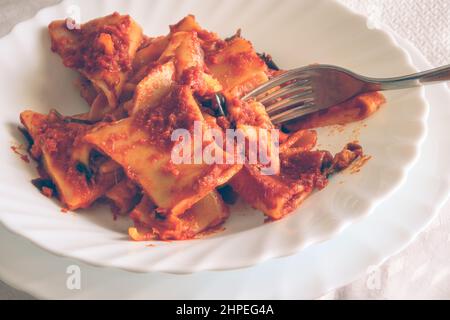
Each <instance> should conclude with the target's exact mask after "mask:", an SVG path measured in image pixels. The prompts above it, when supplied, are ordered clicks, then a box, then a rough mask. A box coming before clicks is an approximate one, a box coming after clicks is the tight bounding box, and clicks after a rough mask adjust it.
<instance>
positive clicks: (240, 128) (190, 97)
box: [20, 13, 384, 241]
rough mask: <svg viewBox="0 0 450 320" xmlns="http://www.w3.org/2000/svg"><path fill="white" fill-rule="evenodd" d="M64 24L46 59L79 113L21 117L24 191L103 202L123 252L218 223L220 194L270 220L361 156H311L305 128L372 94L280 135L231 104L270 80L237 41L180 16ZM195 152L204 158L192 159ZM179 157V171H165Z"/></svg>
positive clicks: (69, 203)
mask: <svg viewBox="0 0 450 320" xmlns="http://www.w3.org/2000/svg"><path fill="white" fill-rule="evenodd" d="M70 26H72V25H71V24H68V23H67V21H65V20H58V21H53V22H52V23H50V25H49V27H48V30H49V34H50V39H51V50H52V51H53V52H55V53H56V54H58V55H59V56H60V57H61V59H62V62H63V64H64V65H65V66H66V67H68V68H71V69H73V70H75V71H76V72H78V73H79V81H78V82H77V87H78V89H79V90H80V94H81V96H82V97H83V98H84V99H85V100H86V103H87V105H88V107H89V108H88V110H87V111H86V112H85V113H83V114H76V115H61V114H59V113H58V112H57V111H55V110H51V111H50V112H49V113H48V114H39V113H36V112H33V111H24V112H22V114H21V115H20V121H21V123H22V125H23V127H24V128H23V129H24V130H23V131H24V133H25V134H26V135H27V137H28V139H29V141H30V149H29V151H30V154H31V155H32V157H33V158H34V159H35V160H36V161H37V163H38V172H39V175H40V178H38V179H35V180H33V183H34V184H35V185H36V186H37V187H38V188H39V189H40V191H41V192H42V193H43V194H44V195H46V196H48V197H55V198H57V199H58V200H59V201H60V202H61V203H62V205H63V206H64V208H66V209H68V210H77V209H80V208H88V207H90V206H91V205H92V204H93V203H94V202H97V201H103V202H107V203H109V204H110V205H111V209H112V211H113V212H114V213H115V214H121V215H129V217H131V219H132V220H133V222H134V226H133V227H131V228H129V235H130V237H131V239H133V240H136V241H145V240H183V239H190V238H194V237H196V236H197V235H198V234H199V233H201V232H204V231H206V230H208V229H211V228H214V227H218V226H220V225H221V224H222V223H223V222H224V221H225V220H226V219H227V217H228V216H229V214H230V209H229V208H228V205H227V204H226V203H225V201H224V199H222V193H223V190H225V189H226V190H228V191H230V190H232V192H233V193H234V194H237V195H238V196H240V197H242V199H243V200H245V201H246V202H247V203H249V204H250V205H251V206H253V207H254V208H257V209H258V210H260V211H262V212H263V213H264V214H265V215H266V216H267V217H268V218H269V219H273V220H277V219H281V218H282V217H284V216H285V215H287V214H289V213H291V212H292V211H293V210H295V209H296V208H297V207H298V206H299V205H300V204H301V202H302V201H304V200H305V199H306V198H307V197H308V196H309V195H310V194H311V193H312V192H314V190H320V189H323V188H324V187H325V186H326V185H327V183H328V177H329V176H330V175H331V174H334V173H336V172H339V171H341V170H344V169H345V168H347V167H348V166H350V165H351V163H352V162H353V161H355V160H356V159H357V158H359V157H362V155H363V151H362V148H361V147H360V146H359V145H358V144H356V143H349V144H348V145H347V146H344V148H343V150H342V151H341V152H339V153H338V154H336V155H334V156H333V155H331V154H330V153H329V152H328V151H323V150H316V149H315V146H316V142H317V134H316V132H315V131H314V130H312V129H314V128H317V127H322V126H328V125H332V124H345V123H349V122H353V121H359V120H362V119H364V118H366V117H368V116H370V115H371V114H373V113H374V112H375V111H377V110H378V108H379V107H380V106H381V105H382V104H383V103H384V97H383V96H382V95H381V94H380V93H372V94H364V95H361V96H359V97H356V98H354V99H353V100H351V101H347V102H345V103H344V104H342V105H339V106H335V107H332V108H329V109H327V110H325V111H321V112H318V113H315V114H311V115H308V116H305V117H303V118H300V119H297V120H295V121H290V122H289V123H287V124H285V125H284V128H283V132H281V131H280V130H279V129H280V128H277V127H276V126H275V125H274V124H272V122H271V120H270V118H269V116H268V115H267V113H266V110H265V108H264V106H263V105H262V104H259V103H257V102H256V101H243V100H241V97H243V95H245V94H246V93H248V92H249V91H251V90H253V89H254V88H256V87H257V86H259V85H261V84H263V83H264V82H266V81H268V80H269V79H270V78H272V77H274V76H276V75H278V74H279V73H280V72H283V71H280V70H278V67H277V66H276V65H275V64H274V62H273V61H272V60H271V58H270V56H268V55H266V54H258V53H257V52H256V51H255V49H254V47H253V45H252V44H251V42H250V41H248V40H246V39H244V38H243V37H242V36H241V34H240V32H237V33H236V34H235V35H234V36H232V37H230V38H227V39H221V38H220V37H219V36H218V35H217V34H215V33H213V32H209V31H207V30H205V29H203V28H202V27H201V26H200V25H199V24H198V23H197V21H196V20H195V18H194V16H192V15H189V16H187V17H185V18H184V19H182V20H181V21H180V22H178V23H177V24H175V25H172V26H170V31H169V33H168V34H166V35H162V36H156V37H149V36H146V35H144V34H143V31H142V28H141V27H140V26H139V25H138V24H137V23H136V22H135V21H134V20H133V19H132V18H131V17H130V16H128V15H121V14H118V13H113V14H111V15H108V16H105V17H101V18H98V19H95V20H92V21H89V22H87V23H85V24H82V25H80V27H79V28H70ZM180 130H182V131H180ZM233 130H234V132H238V133H239V134H235V136H233V137H232V139H230V138H229V137H228V133H229V132H231V131H233ZM180 132H181V134H180ZM198 133H200V137H201V139H200V140H199V141H197V140H195V138H194V141H193V142H192V141H191V144H186V140H189V137H192V136H195V134H198ZM263 133H264V134H263ZM174 136H175V138H174ZM263 138H264V139H263ZM240 139H241V142H243V144H242V146H243V147H241V148H240V147H239V146H238V144H239V141H240ZM186 146H187V148H186ZM251 146H257V147H258V148H262V147H264V150H265V151H266V152H265V154H264V155H262V154H261V153H259V154H255V153H252V150H251ZM205 150H209V151H210V153H209V155H210V156H211V158H204V157H200V158H198V157H197V155H198V151H200V152H203V153H200V154H202V155H204V154H205ZM181 151H182V152H181ZM181 153H182V156H181V158H182V159H183V160H186V161H181V162H180V161H178V160H174V159H175V158H174V154H175V155H176V154H178V155H181ZM177 159H178V158H177ZM211 159H214V160H218V159H219V160H222V161H210V160H211ZM230 159H231V160H232V161H229V160H230ZM263 159H264V161H263ZM269 168H270V174H268V173H267V172H268V171H267V170H268V169H269Z"/></svg>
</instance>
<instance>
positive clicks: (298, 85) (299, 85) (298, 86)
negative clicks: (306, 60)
mask: <svg viewBox="0 0 450 320" xmlns="http://www.w3.org/2000/svg"><path fill="white" fill-rule="evenodd" d="M309 83H310V80H299V81H295V82H293V83H291V84H288V85H287V86H284V87H281V88H280V89H278V90H275V91H273V92H271V93H269V94H268V95H266V96H264V97H262V98H261V99H256V100H257V101H258V102H260V103H262V104H265V103H266V102H269V101H271V100H276V99H278V98H282V97H283V96H287V95H288V94H290V93H293V92H295V91H298V90H302V89H303V86H306V85H308V84H309ZM307 89H308V88H305V89H303V90H307Z"/></svg>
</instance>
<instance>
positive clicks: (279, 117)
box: [271, 102, 316, 124]
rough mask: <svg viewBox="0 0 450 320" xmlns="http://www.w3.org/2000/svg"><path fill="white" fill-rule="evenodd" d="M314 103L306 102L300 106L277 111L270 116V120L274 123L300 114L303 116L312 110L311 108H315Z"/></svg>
mask: <svg viewBox="0 0 450 320" xmlns="http://www.w3.org/2000/svg"><path fill="white" fill-rule="evenodd" d="M315 108H316V105H315V103H314V102H309V103H306V104H304V105H302V106H298V107H296V108H292V109H289V110H286V111H284V112H281V113H278V114H276V115H274V116H272V117H271V120H272V122H273V123H274V124H280V123H283V122H286V121H289V120H292V119H295V118H298V117H301V116H304V115H306V114H309V113H311V112H312V109H315Z"/></svg>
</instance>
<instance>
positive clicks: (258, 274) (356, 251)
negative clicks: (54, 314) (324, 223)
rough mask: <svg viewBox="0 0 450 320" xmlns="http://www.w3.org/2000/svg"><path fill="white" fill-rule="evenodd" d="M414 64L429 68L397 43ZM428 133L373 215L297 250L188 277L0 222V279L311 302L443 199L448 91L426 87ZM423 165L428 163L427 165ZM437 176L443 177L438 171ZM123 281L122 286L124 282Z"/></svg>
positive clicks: (391, 249) (115, 295) (390, 248)
mask: <svg viewBox="0 0 450 320" xmlns="http://www.w3.org/2000/svg"><path fill="white" fill-rule="evenodd" d="M399 42H400V44H401V45H402V47H404V48H408V50H409V52H410V53H411V55H412V57H413V61H414V63H415V65H416V66H417V67H418V68H420V69H423V70H425V69H427V68H430V66H429V65H428V63H426V61H425V59H424V58H423V57H422V56H421V55H420V53H418V52H417V51H416V50H415V49H414V48H413V47H410V45H409V44H408V43H406V42H405V41H402V40H399ZM426 97H427V100H428V101H429V103H430V105H431V113H430V119H429V122H428V123H429V124H430V130H429V135H428V138H427V140H426V141H425V143H424V146H423V150H424V152H423V154H422V155H421V156H420V158H419V160H418V162H417V164H416V165H415V166H414V168H413V169H412V170H411V173H410V175H409V176H408V179H407V180H406V182H405V184H404V185H403V186H402V188H401V189H400V190H399V191H397V192H396V193H395V194H394V195H393V196H392V197H390V198H389V199H388V200H386V201H385V202H384V203H383V204H382V205H381V206H380V207H378V208H377V209H376V210H375V211H374V213H373V215H371V216H370V217H368V218H366V219H364V220H362V221H360V222H359V223H356V224H354V225H352V226H350V227H349V228H347V229H346V230H345V231H344V232H343V233H342V234H341V235H340V236H338V237H336V238H334V239H332V240H330V241H327V242H325V243H323V244H320V245H313V246H311V247H310V248H308V249H306V250H305V251H303V252H302V253H300V254H298V255H295V256H292V257H289V258H281V259H278V260H274V261H269V262H265V263H263V264H261V265H259V266H256V267H253V268H250V269H247V270H238V271H226V272H215V273H214V272H201V273H198V274H194V275H186V276H180V275H178V276H177V275H168V274H161V273H154V274H135V273H129V272H124V271H119V270H113V269H104V268H100V269H99V268H95V267H91V266H88V265H86V264H83V263H79V262H77V261H75V260H72V259H66V258H59V257H55V256H54V255H52V254H50V253H48V252H47V251H44V250H42V249H40V248H38V247H36V246H35V245H33V244H32V243H30V242H29V241H27V240H25V239H24V238H22V237H19V236H16V235H13V234H11V233H9V232H8V231H6V229H5V228H3V227H0V256H1V257H7V259H2V260H1V261H0V278H2V279H3V280H4V281H7V282H8V283H9V284H11V285H12V286H15V287H16V288H19V289H21V290H24V291H26V292H28V293H30V294H32V295H34V296H36V297H40V298H46V299H51V298H54V299H56V298H58V299H62V298H66V299H67V298H69V299H92V298H97V299H164V298H167V299H169V298H171V299H195V298H197V299H255V298H260V299H270V298H279V299H280V298H285V299H295V298H297V299H301V298H303V299H311V298H316V297H319V296H321V295H323V294H324V293H325V292H326V291H328V290H331V289H334V288H336V287H339V286H342V285H344V284H346V283H349V282H350V281H351V280H353V279H355V278H356V277H357V276H359V275H361V274H364V273H365V272H367V270H368V268H369V267H370V266H375V265H377V264H379V263H381V262H382V261H383V260H384V259H387V258H388V257H389V256H391V255H392V254H394V253H395V252H398V251H399V250H401V249H402V248H404V247H405V246H406V245H407V244H408V243H409V242H410V241H412V239H413V238H414V237H415V236H416V235H417V234H418V233H419V232H420V231H421V230H423V228H424V227H425V226H426V225H427V224H428V223H429V222H430V221H431V220H432V218H433V217H434V216H435V214H436V213H437V212H438V209H439V208H440V207H441V205H442V204H443V202H444V201H445V199H446V198H447V195H448V191H449V176H450V151H449V150H448V149H447V148H442V147H440V146H448V145H449V142H450V141H449V136H448V134H447V132H448V122H449V121H450V110H449V109H448V105H449V104H450V93H449V91H448V90H447V89H446V88H445V86H437V87H429V88H427V89H426ZM430 164H431V165H430ZM443 173H445V174H443ZM71 265H78V266H80V268H81V290H74V291H70V290H68V289H67V287H66V281H67V277H68V275H67V274H66V270H67V267H68V266H71ZM124 284H126V285H124Z"/></svg>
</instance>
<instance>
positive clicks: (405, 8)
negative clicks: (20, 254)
mask: <svg viewBox="0 0 450 320" xmlns="http://www.w3.org/2000/svg"><path fill="white" fill-rule="evenodd" d="M338 1H340V2H342V3H343V4H344V5H347V6H349V7H350V8H352V9H353V10H355V11H358V12H360V13H362V14H364V15H366V16H368V17H369V23H370V27H378V26H379V25H380V24H384V25H387V26H388V27H390V29H392V30H393V31H395V32H396V33H397V34H398V35H400V36H401V37H403V38H406V39H408V40H409V41H411V42H412V43H413V44H414V45H415V46H416V47H417V48H418V49H419V50H420V51H421V52H422V53H423V54H424V55H425V56H426V57H427V59H428V60H429V61H430V62H431V64H433V65H435V66H439V65H443V64H450V0H338ZM57 2H59V1H58V0H36V1H27V0H0V36H3V35H5V34H6V33H7V32H8V31H9V30H10V29H11V27H12V26H13V25H14V24H15V23H17V22H19V21H22V20H25V19H28V18H30V17H32V16H33V14H34V13H35V12H36V11H37V10H38V9H39V8H41V7H44V6H47V5H51V4H54V3H57ZM444 147H447V146H444ZM449 248H450V202H449V203H448V204H447V205H446V207H445V208H444V209H443V210H442V211H441V213H440V215H439V217H438V218H437V219H436V220H435V221H434V223H433V224H432V225H431V226H430V227H429V228H428V229H427V230H426V231H425V232H424V233H422V234H421V235H420V236H419V237H418V238H417V239H416V241H415V242H414V243H413V244H412V245H411V246H409V247H408V248H407V249H406V250H404V251H403V252H402V253H400V254H398V255H396V256H395V257H392V258H391V259H389V260H388V261H387V262H386V263H384V264H383V265H382V266H380V267H374V268H370V269H369V270H367V274H366V276H365V277H363V278H361V279H359V280H357V281H355V282H354V283H352V284H350V285H347V286H345V287H343V288H340V289H338V290H335V291H333V292H330V293H329V294H327V295H326V296H324V297H322V299H419V298H422V299H450V250H449ZM30 298H31V297H30V296H29V295H27V294H25V293H23V292H20V291H17V290H15V289H13V288H10V287H8V286H7V285H6V284H4V283H3V282H1V281H0V299H30Z"/></svg>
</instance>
